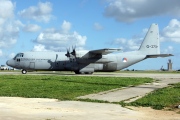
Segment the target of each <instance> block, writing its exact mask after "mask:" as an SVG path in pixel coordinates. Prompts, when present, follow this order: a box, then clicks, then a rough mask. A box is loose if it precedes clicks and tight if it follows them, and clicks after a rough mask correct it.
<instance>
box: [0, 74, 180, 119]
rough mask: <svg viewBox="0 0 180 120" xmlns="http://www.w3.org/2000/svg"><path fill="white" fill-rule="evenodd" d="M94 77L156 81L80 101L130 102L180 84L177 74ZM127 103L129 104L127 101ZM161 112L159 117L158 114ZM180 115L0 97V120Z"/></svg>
mask: <svg viewBox="0 0 180 120" xmlns="http://www.w3.org/2000/svg"><path fill="white" fill-rule="evenodd" d="M1 74H8V75H12V74H14V75H19V74H21V73H20V72H0V75H1ZM28 74H29V75H60V76H61V75H65V76H66V75H73V76H76V75H75V74H74V73H61V72H29V73H28ZM93 76H105V77H106V76H108V77H110V76H111V77H151V78H153V79H155V81H154V83H151V84H144V85H139V86H136V87H129V88H124V89H121V90H119V89H116V90H112V91H105V92H103V93H98V94H91V95H86V96H81V98H90V99H98V100H107V101H110V102H119V101H122V100H130V101H133V100H134V99H137V98H139V97H142V96H143V95H145V94H147V93H149V92H151V91H153V90H156V89H158V88H163V87H166V86H168V84H173V83H178V82H180V74H171V73H167V74H161V73H160V74H158V73H154V74H151V73H95V74H93ZM127 102H129V101H127ZM158 112H160V113H158ZM179 118H180V115H179V114H176V113H173V111H163V112H161V111H155V112H154V110H151V109H150V110H149V109H148V111H146V112H145V111H144V110H143V111H142V110H139V109H138V110H137V109H133V108H131V109H127V108H123V107H121V106H120V105H115V104H105V103H90V102H79V101H58V100H56V99H40V98H19V97H18V98H17V97H0V119H3V120H24V119H28V120H30V119H36V120H46V119H48V120H69V119H71V120H77V119H78V120H84V119H86V120H92V119H99V120H119V119H122V120H132V119H134V120H144V119H146V120H159V119H165V120H169V119H173V120H178V119H179Z"/></svg>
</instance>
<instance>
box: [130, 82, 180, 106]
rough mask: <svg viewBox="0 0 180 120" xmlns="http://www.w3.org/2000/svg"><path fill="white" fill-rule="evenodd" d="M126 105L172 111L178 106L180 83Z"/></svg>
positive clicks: (179, 101) (179, 103) (179, 102)
mask: <svg viewBox="0 0 180 120" xmlns="http://www.w3.org/2000/svg"><path fill="white" fill-rule="evenodd" d="M127 105H133V106H143V107H152V108H154V109H163V108H166V107H168V108H169V109H174V108H176V107H177V105H180V83H177V84H174V85H172V86H170V87H167V88H162V89H159V90H156V91H154V92H152V93H150V94H148V95H146V96H145V97H143V98H141V99H138V100H136V101H135V102H132V103H130V104H127Z"/></svg>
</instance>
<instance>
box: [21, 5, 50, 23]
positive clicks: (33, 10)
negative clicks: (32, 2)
mask: <svg viewBox="0 0 180 120" xmlns="http://www.w3.org/2000/svg"><path fill="white" fill-rule="evenodd" d="M51 12H52V4H51V3H50V2H45V3H42V2H39V3H38V5H37V6H30V7H29V8H27V9H24V10H22V11H20V12H18V14H19V15H20V16H21V17H23V18H26V19H33V20H35V21H39V22H49V21H50V20H51V18H52V17H53V16H52V15H51Z"/></svg>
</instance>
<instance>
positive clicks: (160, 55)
mask: <svg viewBox="0 0 180 120" xmlns="http://www.w3.org/2000/svg"><path fill="white" fill-rule="evenodd" d="M169 56H174V55H172V54H155V55H147V56H146V58H157V57H169Z"/></svg>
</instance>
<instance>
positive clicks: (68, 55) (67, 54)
mask: <svg viewBox="0 0 180 120" xmlns="http://www.w3.org/2000/svg"><path fill="white" fill-rule="evenodd" d="M69 51H70V48H69V49H68V48H67V53H66V54H65V56H67V57H70V52H69Z"/></svg>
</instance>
